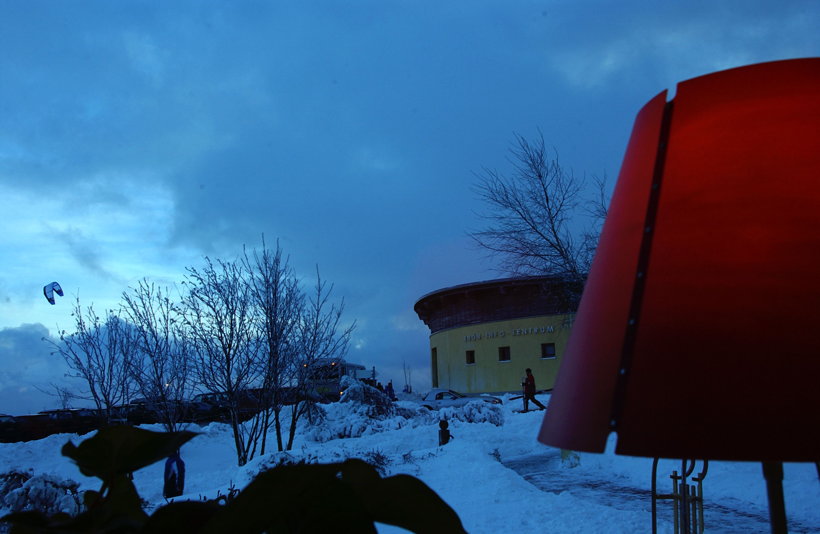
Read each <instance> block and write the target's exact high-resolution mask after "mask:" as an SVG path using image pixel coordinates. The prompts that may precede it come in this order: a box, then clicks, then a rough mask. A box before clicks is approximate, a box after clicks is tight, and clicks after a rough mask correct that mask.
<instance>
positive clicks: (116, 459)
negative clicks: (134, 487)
mask: <svg viewBox="0 0 820 534" xmlns="http://www.w3.org/2000/svg"><path fill="white" fill-rule="evenodd" d="M194 436H196V433H194V432H188V431H182V432H167V433H166V432H152V431H150V430H143V429H141V428H133V427H130V426H110V427H106V428H103V429H101V430H100V431H99V432H97V434H96V435H94V436H93V437H90V438H88V439H86V440H85V441H83V442H82V443H80V445H79V446H75V445H74V444H73V443H71V442H68V443H66V444H65V445H64V446H63V456H68V457H69V458H71V459H72V460H74V462H75V463H76V464H77V466H78V467H79V468H80V471H81V472H82V473H83V474H84V475H86V476H95V477H97V478H100V479H102V480H103V481H106V482H108V481H111V480H113V479H114V478H116V477H118V476H123V475H127V474H128V473H132V472H134V471H136V470H138V469H142V468H143V467H145V466H148V465H151V464H153V463H154V462H158V461H159V460H162V459H164V458H167V457H168V456H170V455H171V454H172V453H173V452H174V451H176V450H177V449H179V448H180V447H181V446H182V445H183V444H184V443H185V442H187V441H188V440H190V439H191V438H193V437H194Z"/></svg>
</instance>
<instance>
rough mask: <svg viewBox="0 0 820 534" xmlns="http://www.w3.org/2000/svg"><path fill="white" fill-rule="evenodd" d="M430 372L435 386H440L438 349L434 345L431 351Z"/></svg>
mask: <svg viewBox="0 0 820 534" xmlns="http://www.w3.org/2000/svg"><path fill="white" fill-rule="evenodd" d="M430 374H431V375H432V377H431V378H432V379H433V387H434V388H437V387H438V349H437V348H436V347H433V348H432V350H431V351H430Z"/></svg>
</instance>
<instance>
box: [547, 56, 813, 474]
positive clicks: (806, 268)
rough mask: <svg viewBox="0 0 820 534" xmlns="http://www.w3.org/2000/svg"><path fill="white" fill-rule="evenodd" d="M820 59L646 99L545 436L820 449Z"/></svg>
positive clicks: (799, 457)
mask: <svg viewBox="0 0 820 534" xmlns="http://www.w3.org/2000/svg"><path fill="white" fill-rule="evenodd" d="M818 134H820V59H818V58H811V59H798V60H789V61H778V62H773V63H764V64H759V65H752V66H748V67H742V68H737V69H732V70H727V71H723V72H718V73H715V74H710V75H707V76H702V77H699V78H694V79H692V80H688V81H685V82H682V83H680V84H679V85H678V90H677V94H676V96H675V98H674V99H673V100H672V101H671V102H667V101H666V93H665V92H664V93H661V94H660V95H658V96H656V97H655V98H654V99H652V100H650V101H649V103H647V104H646V106H644V108H643V109H642V110H641V111H640V113H639V114H638V117H637V119H636V122H635V125H634V128H633V132H632V137H631V139H630V141H629V145H628V148H627V151H626V155H625V157H624V162H623V166H622V168H621V173H620V175H619V178H618V183H617V186H616V189H615V192H614V194H613V198H612V202H611V206H610V211H609V216H608V217H607V221H606V224H605V225H604V228H603V232H602V235H601V241H600V245H599V248H598V252H597V255H596V257H595V261H594V263H593V266H592V269H591V271H590V274H589V279H588V282H587V286H586V288H585V290H584V295H583V298H582V300H581V304H580V307H579V310H578V315H577V318H576V321H575V324H574V326H573V332H572V336H571V338H570V341H569V345H568V347H567V351H566V354H565V355H564V362H563V364H562V367H561V370H560V373H559V375H558V380H557V383H556V386H555V389H554V391H553V395H552V399H551V401H550V406H549V410H548V413H547V415H546V417H545V418H544V423H543V426H542V428H541V432H540V435H539V440H540V441H542V442H544V443H546V444H548V445H554V446H557V447H562V448H566V449H574V450H582V451H593V452H600V451H603V449H604V446H605V443H606V437H607V435H608V434H609V432H610V431H612V430H615V431H616V432H617V434H618V444H617V448H616V452H617V453H619V454H629V455H638V456H652V457H655V456H660V457H668V458H709V459H718V460H719V459H725V460H755V461H766V460H780V461H816V460H818V459H820V135H818Z"/></svg>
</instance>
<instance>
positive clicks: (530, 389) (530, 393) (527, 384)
mask: <svg viewBox="0 0 820 534" xmlns="http://www.w3.org/2000/svg"><path fill="white" fill-rule="evenodd" d="M526 373H527V376H525V377H524V379H523V380H522V381H521V385H522V386H523V388H524V411H525V412H526V411H528V410H529V401H532V402H533V404H535V405H536V406H538V409H539V410H546V409H547V408H546V406H544V405H543V404H541V403H540V402H538V399H536V398H535V377H534V376H532V369H529V368H527V370H526Z"/></svg>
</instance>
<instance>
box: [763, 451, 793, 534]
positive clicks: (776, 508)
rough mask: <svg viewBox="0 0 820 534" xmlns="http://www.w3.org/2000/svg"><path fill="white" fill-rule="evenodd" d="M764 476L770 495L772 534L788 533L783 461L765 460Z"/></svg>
mask: <svg viewBox="0 0 820 534" xmlns="http://www.w3.org/2000/svg"><path fill="white" fill-rule="evenodd" d="M763 478H765V479H766V493H767V494H768V496H769V522H770V523H771V527H772V534H787V533H788V532H789V527H788V524H787V522H786V502H785V500H784V499H783V462H763Z"/></svg>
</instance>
